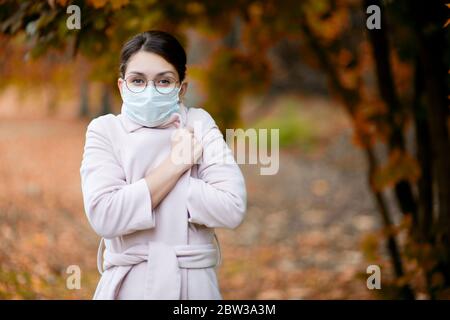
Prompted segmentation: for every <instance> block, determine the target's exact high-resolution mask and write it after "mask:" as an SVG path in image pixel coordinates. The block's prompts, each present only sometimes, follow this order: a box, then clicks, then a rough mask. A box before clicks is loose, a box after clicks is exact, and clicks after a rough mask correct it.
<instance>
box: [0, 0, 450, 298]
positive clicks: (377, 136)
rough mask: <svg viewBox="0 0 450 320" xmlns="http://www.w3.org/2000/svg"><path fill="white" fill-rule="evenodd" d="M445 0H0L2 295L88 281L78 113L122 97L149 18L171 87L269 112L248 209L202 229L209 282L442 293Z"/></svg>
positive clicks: (91, 243) (232, 116) (195, 97)
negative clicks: (72, 278) (179, 50)
mask: <svg viewBox="0 0 450 320" xmlns="http://www.w3.org/2000/svg"><path fill="white" fill-rule="evenodd" d="M445 2H446V1H438V0H431V1H407V0H392V1H368V0H367V1H363V0H302V1H299V0H295V1H294V0H292V1H291V0H286V1H274V0H267V1H256V0H253V1H248V0H234V1H233V0H230V1H212V0H203V1H202V0H186V1H174V0H165V1H158V0H151V1H128V0H86V1H68V0H53V1H50V0H49V1H31V0H24V1H7V0H6V1H2V0H0V57H1V59H0V181H1V183H0V299H91V298H92V295H93V293H94V290H95V287H96V285H97V281H98V280H99V274H98V271H97V267H96V252H97V246H98V241H99V238H98V236H97V235H96V234H95V233H94V231H93V230H92V229H91V227H90V226H89V224H88V221H87V218H86V216H85V213H84V208H83V203H82V195H81V186H80V176H79V168H80V165H81V158H82V153H83V146H84V139H85V131H86V126H87V124H88V123H89V121H90V120H91V119H92V118H95V117H97V116H99V115H102V114H106V113H114V114H118V113H119V112H120V106H121V100H120V95H119V92H118V90H117V86H116V81H117V78H118V68H119V54H120V48H121V46H122V45H123V44H124V42H125V41H126V40H127V39H129V38H130V37H132V36H133V35H135V34H137V33H139V32H142V31H146V30H150V29H161V30H164V31H168V32H171V33H173V34H174V35H175V36H176V37H177V38H178V39H179V40H180V41H181V42H182V44H183V45H184V46H185V48H186V50H187V52H188V81H189V90H188V97H187V101H186V105H188V106H194V107H202V108H204V109H206V110H207V111H208V112H209V113H210V114H211V115H212V116H213V117H214V119H215V120H216V122H217V123H218V125H219V126H220V129H221V130H222V131H223V132H225V129H226V128H244V129H247V128H269V129H270V128H278V129H280V146H281V150H280V167H279V172H278V173H277V174H276V175H271V176H264V175H260V167H261V166H260V165H258V164H257V165H255V164H241V165H240V167H241V169H242V171H243V173H244V175H245V178H246V183H247V191H248V212H247V218H246V220H245V221H244V223H243V224H242V225H241V226H239V228H237V229H236V230H225V229H218V230H217V234H218V237H219V239H220V241H221V247H222V252H223V255H224V260H223V264H222V266H221V267H220V268H219V271H218V274H219V282H220V287H221V291H222V294H223V296H224V298H225V299H449V298H450V185H449V184H450V176H449V164H450V161H449V152H450V148H449V130H448V126H449V117H448V115H449V97H450V96H449V90H448V88H449V70H450V63H449V62H450V61H449V60H450V54H449V48H448V45H449V43H450V41H449V34H448V29H449V28H448V27H447V25H448V23H449V22H448V19H449V17H450V8H449V6H448V5H446V4H445ZM373 4H375V5H377V6H378V8H380V11H378V13H379V15H378V16H377V13H376V12H377V11H376V10H375V11H370V12H369V13H368V12H367V11H366V10H367V8H368V7H369V6H370V5H373ZM70 5H77V6H78V8H79V9H80V10H79V12H80V19H79V21H78V22H79V23H80V28H79V29H71V28H69V27H68V26H69V25H76V23H77V21H76V19H75V20H73V19H74V16H73V14H74V12H75V11H70V10H69V12H68V10H67V9H68V7H69V6H70ZM373 14H375V16H373ZM370 17H372V19H377V18H381V20H379V22H380V26H381V29H374V30H369V29H368V28H367V25H366V23H368V19H369V18H370ZM372 22H373V21H372ZM70 265H78V266H79V267H80V268H81V277H82V278H81V289H79V290H69V289H68V288H67V287H66V280H67V278H68V276H69V274H68V273H67V268H68V267H69V266H70ZM369 265H378V266H380V268H381V289H380V290H369V289H368V287H367V285H366V281H367V278H368V277H369V276H370V275H371V274H370V273H369V274H368V273H367V272H366V269H367V267H368V266H369Z"/></svg>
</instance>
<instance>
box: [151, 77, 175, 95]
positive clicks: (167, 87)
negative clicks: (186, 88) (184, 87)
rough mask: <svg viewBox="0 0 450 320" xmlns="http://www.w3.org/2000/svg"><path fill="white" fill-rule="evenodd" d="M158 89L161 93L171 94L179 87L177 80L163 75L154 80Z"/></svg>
mask: <svg viewBox="0 0 450 320" xmlns="http://www.w3.org/2000/svg"><path fill="white" fill-rule="evenodd" d="M154 85H155V89H156V91H158V92H159V93H161V94H170V93H172V92H173V91H174V90H175V89H176V87H177V81H176V80H175V79H174V78H172V77H167V76H162V77H158V78H156V79H155V80H154Z"/></svg>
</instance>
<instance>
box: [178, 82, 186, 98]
mask: <svg viewBox="0 0 450 320" xmlns="http://www.w3.org/2000/svg"><path fill="white" fill-rule="evenodd" d="M187 88H188V83H187V81H186V82H183V83H182V84H181V88H180V93H179V96H180V100H181V99H183V97H184V95H185V94H186V92H187Z"/></svg>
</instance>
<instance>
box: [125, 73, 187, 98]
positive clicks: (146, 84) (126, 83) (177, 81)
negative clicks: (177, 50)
mask: <svg viewBox="0 0 450 320" xmlns="http://www.w3.org/2000/svg"><path fill="white" fill-rule="evenodd" d="M132 76H133V74H130V75H129V76H128V77H126V78H122V80H123V81H124V82H125V86H126V87H127V89H128V90H130V91H131V92H133V93H142V92H144V91H145V89H147V87H148V83H149V82H152V83H153V87H154V88H155V90H156V91H157V92H158V93H160V94H163V95H169V94H171V93H173V92H174V91H175V90H176V88H179V87H181V83H180V81H179V80H176V81H175V87H173V90H172V91H170V92H160V91H159V90H158V88H157V86H156V84H155V81H154V80H155V79H153V80H147V81H146V82H145V87H144V89H142V91H138V92H136V91H133V90H131V89H130V87H129V86H128V82H127V79H128V78H130V77H132ZM177 84H180V86H177Z"/></svg>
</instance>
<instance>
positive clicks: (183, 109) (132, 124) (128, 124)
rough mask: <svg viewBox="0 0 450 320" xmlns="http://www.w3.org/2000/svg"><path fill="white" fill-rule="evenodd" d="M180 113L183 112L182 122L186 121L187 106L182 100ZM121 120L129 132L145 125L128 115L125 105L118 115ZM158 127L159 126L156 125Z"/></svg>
mask: <svg viewBox="0 0 450 320" xmlns="http://www.w3.org/2000/svg"><path fill="white" fill-rule="evenodd" d="M180 114H181V121H182V123H183V124H184V123H186V117H187V107H186V106H185V105H184V104H183V103H182V102H181V103H180ZM117 117H118V118H119V120H120V122H121V123H122V125H123V127H124V128H125V130H126V131H127V132H133V131H136V130H137V129H139V128H142V127H145V126H143V125H141V124H139V123H137V122H135V121H134V120H132V119H131V118H130V117H128V116H127V115H126V113H125V112H124V110H123V105H122V108H121V110H120V114H118V115H117ZM156 128H157V127H156Z"/></svg>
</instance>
